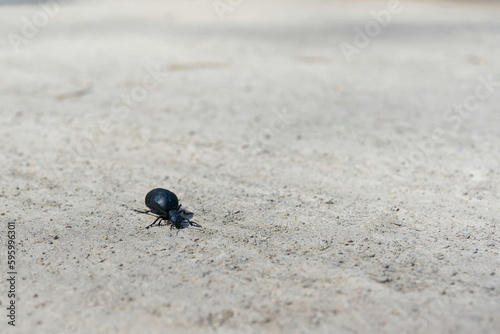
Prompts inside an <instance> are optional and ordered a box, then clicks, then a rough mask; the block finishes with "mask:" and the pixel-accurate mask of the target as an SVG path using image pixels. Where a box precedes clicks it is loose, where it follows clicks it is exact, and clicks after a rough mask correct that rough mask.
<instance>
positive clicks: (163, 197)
mask: <svg viewBox="0 0 500 334" xmlns="http://www.w3.org/2000/svg"><path fill="white" fill-rule="evenodd" d="M145 202H146V206H147V207H148V208H150V209H151V210H148V211H139V210H134V211H136V212H139V213H145V214H149V213H153V214H155V215H156V217H157V218H156V220H155V221H154V222H153V224H151V225H149V226H147V227H146V228H150V227H151V226H153V225H154V224H156V222H158V225H160V222H161V221H163V220H168V221H170V224H171V225H170V229H173V228H174V227H175V228H176V229H182V228H185V227H188V226H189V225H191V226H195V227H201V225H199V224H198V223H195V222H193V221H191V220H190V219H191V218H193V216H194V213H192V212H189V211H187V210H184V209H181V205H180V204H179V199H178V198H177V196H176V195H175V194H174V193H173V192H171V191H170V190H167V189H162V188H156V189H153V190H151V191H150V192H148V193H147V195H146V200H145Z"/></svg>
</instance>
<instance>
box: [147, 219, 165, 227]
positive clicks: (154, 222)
mask: <svg viewBox="0 0 500 334" xmlns="http://www.w3.org/2000/svg"><path fill="white" fill-rule="evenodd" d="M160 219H161V217H158V218H156V220H155V221H154V222H153V224H151V225H148V226H146V228H150V227H151V226H153V225H154V224H156V222H157V221H158V220H160Z"/></svg>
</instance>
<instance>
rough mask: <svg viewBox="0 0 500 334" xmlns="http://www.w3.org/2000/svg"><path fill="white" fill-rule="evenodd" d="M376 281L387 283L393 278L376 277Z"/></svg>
mask: <svg viewBox="0 0 500 334" xmlns="http://www.w3.org/2000/svg"><path fill="white" fill-rule="evenodd" d="M375 281H377V282H379V283H387V282H390V281H392V279H391V278H389V277H385V276H381V277H377V278H375Z"/></svg>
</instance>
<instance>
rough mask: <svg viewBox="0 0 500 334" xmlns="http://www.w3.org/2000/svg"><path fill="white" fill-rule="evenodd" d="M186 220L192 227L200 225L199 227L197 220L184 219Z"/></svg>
mask: <svg viewBox="0 0 500 334" xmlns="http://www.w3.org/2000/svg"><path fill="white" fill-rule="evenodd" d="M186 221H187V222H188V223H189V225H191V226H194V227H200V228H201V225H200V224H198V223H197V222H194V221H191V220H189V219H186Z"/></svg>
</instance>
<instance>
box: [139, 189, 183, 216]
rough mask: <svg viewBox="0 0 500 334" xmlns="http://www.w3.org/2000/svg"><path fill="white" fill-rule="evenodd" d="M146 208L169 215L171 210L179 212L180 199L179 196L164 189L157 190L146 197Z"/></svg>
mask: <svg viewBox="0 0 500 334" xmlns="http://www.w3.org/2000/svg"><path fill="white" fill-rule="evenodd" d="M145 202H146V206H147V207H148V208H150V209H151V210H153V211H155V212H157V213H159V214H168V212H169V211H170V210H177V208H178V207H179V199H178V198H177V196H176V195H175V194H174V193H173V192H171V191H169V190H167V189H162V188H156V189H153V190H151V191H150V192H148V194H147V195H146V200H145Z"/></svg>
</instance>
